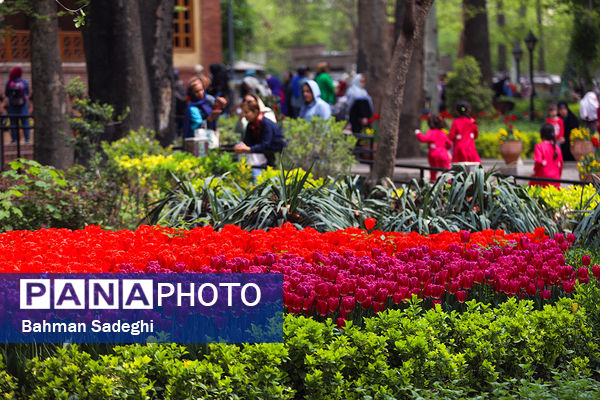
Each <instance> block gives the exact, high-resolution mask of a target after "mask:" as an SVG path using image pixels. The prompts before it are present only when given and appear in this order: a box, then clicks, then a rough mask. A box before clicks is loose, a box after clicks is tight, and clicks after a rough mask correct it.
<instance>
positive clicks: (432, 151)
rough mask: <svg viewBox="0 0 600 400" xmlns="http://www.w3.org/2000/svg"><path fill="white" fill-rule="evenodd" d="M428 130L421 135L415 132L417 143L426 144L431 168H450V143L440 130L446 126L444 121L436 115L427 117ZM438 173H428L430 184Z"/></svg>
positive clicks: (444, 133) (419, 132) (418, 131)
mask: <svg viewBox="0 0 600 400" xmlns="http://www.w3.org/2000/svg"><path fill="white" fill-rule="evenodd" d="M427 125H428V126H429V130H428V131H427V133H425V134H423V133H422V132H421V131H420V130H419V129H417V130H416V131H415V133H416V135H417V139H418V140H419V142H423V143H427V144H428V146H427V147H428V148H429V156H428V157H427V160H428V161H429V165H430V166H431V167H437V168H450V153H449V152H448V150H449V149H450V148H451V147H452V141H451V140H450V139H449V138H448V135H446V132H444V131H443V130H442V129H444V128H445V127H446V126H445V125H446V123H445V122H444V119H443V118H441V117H440V116H438V115H435V114H433V115H429V117H428V118H427ZM437 174H438V171H430V173H429V176H430V180H431V181H432V182H435V180H436V179H437Z"/></svg>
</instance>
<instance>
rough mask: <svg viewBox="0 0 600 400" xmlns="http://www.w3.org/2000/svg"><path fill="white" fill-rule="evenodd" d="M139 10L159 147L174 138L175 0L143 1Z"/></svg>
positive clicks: (169, 142)
mask: <svg viewBox="0 0 600 400" xmlns="http://www.w3.org/2000/svg"><path fill="white" fill-rule="evenodd" d="M143 4H144V7H140V12H141V13H142V14H141V20H142V21H144V24H143V28H144V30H143V32H142V33H143V39H144V49H145V50H146V51H145V58H146V66H147V70H148V77H149V78H150V92H151V95H152V105H154V112H153V114H154V126H155V128H156V135H157V139H158V140H159V141H160V143H161V144H162V145H163V146H167V145H169V144H171V143H172V142H173V140H174V138H175V137H174V134H175V126H174V125H175V112H174V107H175V97H174V95H173V82H174V75H173V8H174V7H175V0H150V1H148V0H146V1H145V2H144V3H143Z"/></svg>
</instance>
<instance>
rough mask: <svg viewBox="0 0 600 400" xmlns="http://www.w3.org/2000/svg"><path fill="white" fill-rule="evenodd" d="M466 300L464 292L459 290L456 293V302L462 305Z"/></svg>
mask: <svg viewBox="0 0 600 400" xmlns="http://www.w3.org/2000/svg"><path fill="white" fill-rule="evenodd" d="M466 299H467V292H466V291H464V290H459V291H458V292H456V301H458V302H459V303H464V302H465V300H466Z"/></svg>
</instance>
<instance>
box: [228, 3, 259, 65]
mask: <svg viewBox="0 0 600 400" xmlns="http://www.w3.org/2000/svg"><path fill="white" fill-rule="evenodd" d="M228 4H229V1H228V0H221V37H222V43H223V59H224V60H229V26H228V16H229V7H228ZM231 5H232V9H233V49H234V57H235V58H236V59H241V58H243V56H244V55H245V54H246V53H247V52H248V51H251V50H252V43H253V41H254V32H255V30H256V25H257V19H258V14H257V10H255V8H254V7H252V6H250V4H248V1H247V0H236V1H231Z"/></svg>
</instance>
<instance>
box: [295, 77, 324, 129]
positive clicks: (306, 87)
mask: <svg viewBox="0 0 600 400" xmlns="http://www.w3.org/2000/svg"><path fill="white" fill-rule="evenodd" d="M302 97H303V100H304V105H303V106H302V108H300V114H298V117H300V118H304V119H305V120H307V121H310V120H311V119H312V117H321V118H323V119H328V118H329V117H331V107H330V106H329V104H327V103H326V102H325V101H324V100H323V99H321V91H320V90H319V85H317V82H315V81H314V80H312V79H309V80H307V81H306V82H305V83H304V84H303V85H302Z"/></svg>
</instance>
